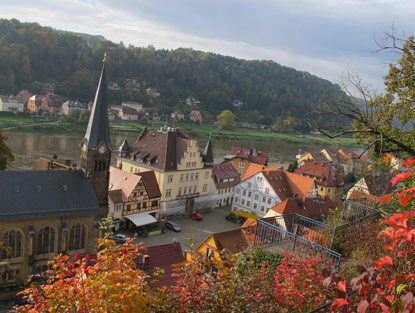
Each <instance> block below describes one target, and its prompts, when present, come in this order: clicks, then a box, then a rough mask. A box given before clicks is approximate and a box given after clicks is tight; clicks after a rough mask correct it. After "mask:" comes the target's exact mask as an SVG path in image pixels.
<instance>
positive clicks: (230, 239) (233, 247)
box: [211, 228, 255, 255]
mask: <svg viewBox="0 0 415 313" xmlns="http://www.w3.org/2000/svg"><path fill="white" fill-rule="evenodd" d="M211 236H213V239H214V240H215V244H216V247H217V249H218V250H219V251H221V250H226V251H227V252H228V253H230V254H232V255H233V254H237V253H240V252H243V251H245V250H246V249H247V248H248V247H249V246H251V245H252V244H253V241H254V236H255V232H253V231H248V230H247V229H243V228H237V229H231V230H227V231H223V232H220V233H214V234H212V235H211Z"/></svg>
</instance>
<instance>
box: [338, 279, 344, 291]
mask: <svg viewBox="0 0 415 313" xmlns="http://www.w3.org/2000/svg"><path fill="white" fill-rule="evenodd" d="M337 289H339V290H340V291H343V292H344V293H346V282H345V281H339V282H338V283H337Z"/></svg>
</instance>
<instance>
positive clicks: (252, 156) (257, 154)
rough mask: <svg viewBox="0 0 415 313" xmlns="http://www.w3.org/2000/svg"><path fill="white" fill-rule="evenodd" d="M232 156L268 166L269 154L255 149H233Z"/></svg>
mask: <svg viewBox="0 0 415 313" xmlns="http://www.w3.org/2000/svg"><path fill="white" fill-rule="evenodd" d="M231 155H236V157H239V158H242V159H247V160H249V161H251V162H253V163H256V164H261V165H267V163H268V159H269V152H266V151H259V150H256V149H255V148H241V147H233V148H232V151H231Z"/></svg>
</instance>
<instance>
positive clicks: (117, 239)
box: [110, 234, 128, 243]
mask: <svg viewBox="0 0 415 313" xmlns="http://www.w3.org/2000/svg"><path fill="white" fill-rule="evenodd" d="M127 238H128V237H127V235H124V234H115V235H112V236H110V239H112V240H114V241H115V242H116V243H124V242H125V241H126V240H127Z"/></svg>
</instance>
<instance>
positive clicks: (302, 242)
mask: <svg viewBox="0 0 415 313" xmlns="http://www.w3.org/2000/svg"><path fill="white" fill-rule="evenodd" d="M254 245H255V246H258V247H260V248H262V249H264V250H266V251H269V252H271V253H278V254H281V253H282V252H285V251H292V252H299V253H300V254H304V255H313V256H320V257H322V258H326V259H329V260H331V261H332V262H333V264H334V265H335V266H336V267H337V268H338V267H339V266H340V261H341V254H340V253H337V252H335V251H332V250H330V249H328V248H326V247H324V246H322V245H320V244H318V243H315V242H312V241H310V240H308V239H306V238H303V237H301V236H299V235H296V234H293V233H292V232H289V231H287V230H286V229H284V228H282V227H280V226H277V225H275V224H271V223H269V222H267V221H265V220H263V219H258V220H257V226H256V229H255V239H254Z"/></svg>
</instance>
